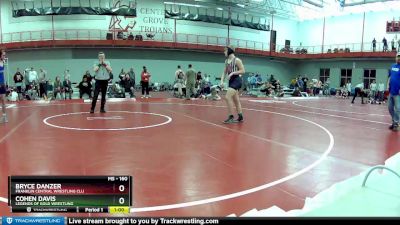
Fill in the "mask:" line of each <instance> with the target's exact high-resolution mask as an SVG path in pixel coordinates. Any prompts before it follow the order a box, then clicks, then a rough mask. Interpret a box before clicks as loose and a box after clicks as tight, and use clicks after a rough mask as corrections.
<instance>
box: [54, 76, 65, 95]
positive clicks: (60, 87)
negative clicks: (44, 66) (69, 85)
mask: <svg viewBox="0 0 400 225" xmlns="http://www.w3.org/2000/svg"><path fill="white" fill-rule="evenodd" d="M58 94H60V99H63V85H62V83H61V79H60V76H56V80H55V81H54V85H53V98H54V99H57V96H58Z"/></svg>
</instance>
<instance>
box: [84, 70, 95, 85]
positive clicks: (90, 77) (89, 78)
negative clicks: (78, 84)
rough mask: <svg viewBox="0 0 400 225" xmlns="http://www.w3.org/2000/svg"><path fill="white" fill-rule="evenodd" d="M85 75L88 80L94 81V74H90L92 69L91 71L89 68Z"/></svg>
mask: <svg viewBox="0 0 400 225" xmlns="http://www.w3.org/2000/svg"><path fill="white" fill-rule="evenodd" d="M83 76H86V78H87V82H89V83H92V79H93V77H92V75H91V74H90V71H89V70H86V72H85V74H84V75H83Z"/></svg>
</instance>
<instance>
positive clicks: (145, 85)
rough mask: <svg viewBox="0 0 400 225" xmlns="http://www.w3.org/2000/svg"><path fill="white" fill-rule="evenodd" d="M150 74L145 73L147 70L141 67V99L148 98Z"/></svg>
mask: <svg viewBox="0 0 400 225" xmlns="http://www.w3.org/2000/svg"><path fill="white" fill-rule="evenodd" d="M150 77H151V75H150V73H149V72H148V71H147V68H146V67H145V66H143V71H142V75H141V81H140V82H141V85H142V97H141V98H149V97H150V95H149V83H150Z"/></svg>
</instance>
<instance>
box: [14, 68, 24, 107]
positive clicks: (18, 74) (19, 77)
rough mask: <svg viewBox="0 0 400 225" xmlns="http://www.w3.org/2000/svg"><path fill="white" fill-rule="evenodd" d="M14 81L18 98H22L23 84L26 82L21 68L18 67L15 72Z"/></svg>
mask: <svg viewBox="0 0 400 225" xmlns="http://www.w3.org/2000/svg"><path fill="white" fill-rule="evenodd" d="M14 83H15V86H16V87H17V93H18V100H22V86H23V84H24V76H23V75H22V74H21V72H19V68H17V72H16V73H15V74H14Z"/></svg>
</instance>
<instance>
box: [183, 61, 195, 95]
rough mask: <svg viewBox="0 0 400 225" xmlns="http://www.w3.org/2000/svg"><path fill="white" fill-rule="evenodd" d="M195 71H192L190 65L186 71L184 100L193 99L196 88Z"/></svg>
mask: <svg viewBox="0 0 400 225" xmlns="http://www.w3.org/2000/svg"><path fill="white" fill-rule="evenodd" d="M196 78H197V75H196V71H195V70H194V69H193V67H192V64H189V66H188V70H187V71H186V100H190V98H192V97H194V94H195V93H196V92H195V87H196Z"/></svg>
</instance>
